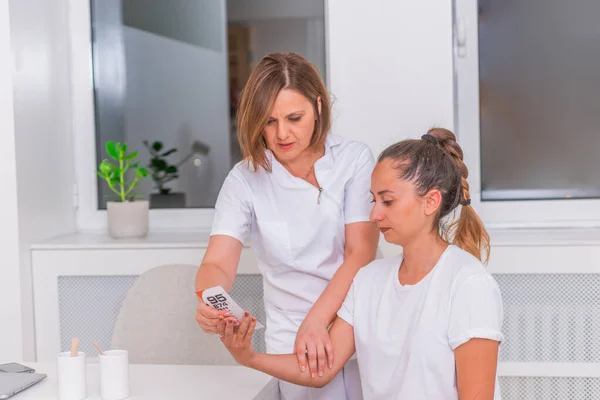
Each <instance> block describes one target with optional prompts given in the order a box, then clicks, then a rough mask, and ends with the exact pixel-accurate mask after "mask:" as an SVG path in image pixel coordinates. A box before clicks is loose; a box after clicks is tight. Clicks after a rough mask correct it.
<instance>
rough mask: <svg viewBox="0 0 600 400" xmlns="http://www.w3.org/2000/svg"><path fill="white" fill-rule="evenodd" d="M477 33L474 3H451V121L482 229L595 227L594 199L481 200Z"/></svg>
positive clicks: (597, 202) (599, 222) (599, 211)
mask: <svg viewBox="0 0 600 400" xmlns="http://www.w3.org/2000/svg"><path fill="white" fill-rule="evenodd" d="M477 31H478V21H477V1H476V0H455V1H454V76H455V98H454V101H455V104H454V105H455V112H456V115H455V117H456V119H455V120H456V132H457V136H458V139H459V141H460V145H461V146H462V148H463V150H464V154H465V163H466V164H467V166H468V167H469V184H470V187H471V202H472V203H471V204H472V205H473V207H475V209H476V210H477V212H478V214H479V215H480V216H481V218H482V220H483V222H484V223H485V225H486V226H487V227H488V228H529V227H598V226H600V199H572V200H524V201H523V200H522V201H514V200H510V201H508V200H507V201H485V202H484V201H481V162H480V154H481V153H480V131H479V126H480V121H479V82H478V80H479V63H478V48H479V43H478V34H477ZM509 161H510V160H507V162H509Z"/></svg>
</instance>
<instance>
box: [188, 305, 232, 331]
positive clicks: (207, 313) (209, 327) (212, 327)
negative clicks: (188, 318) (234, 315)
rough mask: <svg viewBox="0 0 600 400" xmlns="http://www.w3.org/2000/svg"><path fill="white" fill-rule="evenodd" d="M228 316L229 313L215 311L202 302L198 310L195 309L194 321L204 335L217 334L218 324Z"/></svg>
mask: <svg viewBox="0 0 600 400" xmlns="http://www.w3.org/2000/svg"><path fill="white" fill-rule="evenodd" d="M229 316H230V315H229V313H226V312H224V311H217V310H215V309H214V308H212V307H210V306H208V305H206V304H204V303H202V302H200V303H199V304H198V308H197V309H196V321H197V322H198V325H200V328H202V330H203V331H204V332H206V333H219V332H218V326H219V322H220V321H222V320H223V319H224V318H227V317H229Z"/></svg>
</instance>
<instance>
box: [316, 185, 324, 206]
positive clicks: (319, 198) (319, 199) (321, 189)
mask: <svg viewBox="0 0 600 400" xmlns="http://www.w3.org/2000/svg"><path fill="white" fill-rule="evenodd" d="M322 192H323V188H322V187H320V186H319V196H317V204H321V193H322Z"/></svg>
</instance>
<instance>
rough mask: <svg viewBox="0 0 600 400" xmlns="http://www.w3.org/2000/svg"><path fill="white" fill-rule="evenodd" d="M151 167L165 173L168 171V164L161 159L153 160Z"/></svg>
mask: <svg viewBox="0 0 600 400" xmlns="http://www.w3.org/2000/svg"><path fill="white" fill-rule="evenodd" d="M150 165H151V166H152V168H154V169H155V170H157V171H164V170H166V169H167V166H168V164H167V162H166V161H165V160H161V159H160V158H153V159H152V160H151V161H150Z"/></svg>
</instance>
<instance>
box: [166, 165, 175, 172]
mask: <svg viewBox="0 0 600 400" xmlns="http://www.w3.org/2000/svg"><path fill="white" fill-rule="evenodd" d="M166 172H167V174H175V173H177V167H176V166H174V165H169V166H168V167H167V170H166Z"/></svg>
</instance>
